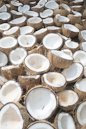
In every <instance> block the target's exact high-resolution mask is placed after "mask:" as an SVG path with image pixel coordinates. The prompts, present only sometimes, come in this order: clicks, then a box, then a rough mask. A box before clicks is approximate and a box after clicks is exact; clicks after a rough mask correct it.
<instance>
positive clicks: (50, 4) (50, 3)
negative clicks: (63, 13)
mask: <svg viewBox="0 0 86 129" xmlns="http://www.w3.org/2000/svg"><path fill="white" fill-rule="evenodd" d="M45 7H46V8H48V9H56V8H59V5H58V4H57V3H56V2H55V1H52V0H51V1H48V2H47V3H46V4H45Z"/></svg>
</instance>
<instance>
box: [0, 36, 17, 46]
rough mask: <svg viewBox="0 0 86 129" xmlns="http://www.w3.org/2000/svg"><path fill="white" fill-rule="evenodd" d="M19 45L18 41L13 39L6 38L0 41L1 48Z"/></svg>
mask: <svg viewBox="0 0 86 129" xmlns="http://www.w3.org/2000/svg"><path fill="white" fill-rule="evenodd" d="M16 45H17V40H16V39H15V38H13V37H10V36H8V37H4V38H2V39H0V47H1V48H12V47H14V46H16Z"/></svg>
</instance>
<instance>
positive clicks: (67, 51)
mask: <svg viewBox="0 0 86 129" xmlns="http://www.w3.org/2000/svg"><path fill="white" fill-rule="evenodd" d="M61 51H63V52H64V53H66V54H68V55H70V56H71V57H73V53H72V51H71V50H70V49H63V50H61Z"/></svg>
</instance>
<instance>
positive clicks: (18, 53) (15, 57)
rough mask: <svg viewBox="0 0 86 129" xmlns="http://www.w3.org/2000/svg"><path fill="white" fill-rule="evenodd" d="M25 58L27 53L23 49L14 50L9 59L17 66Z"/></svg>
mask: <svg viewBox="0 0 86 129" xmlns="http://www.w3.org/2000/svg"><path fill="white" fill-rule="evenodd" d="M26 56H27V51H26V50H25V49H24V48H16V49H15V50H12V51H11V52H10V54H9V59H10V62H11V63H12V64H13V65H19V64H22V63H23V61H24V59H25V57H26Z"/></svg>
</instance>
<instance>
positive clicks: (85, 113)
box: [77, 101, 86, 125]
mask: <svg viewBox="0 0 86 129" xmlns="http://www.w3.org/2000/svg"><path fill="white" fill-rule="evenodd" d="M77 120H78V122H79V124H80V125H85V124H86V101H85V102H83V103H81V104H80V105H79V107H78V109H77Z"/></svg>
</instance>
